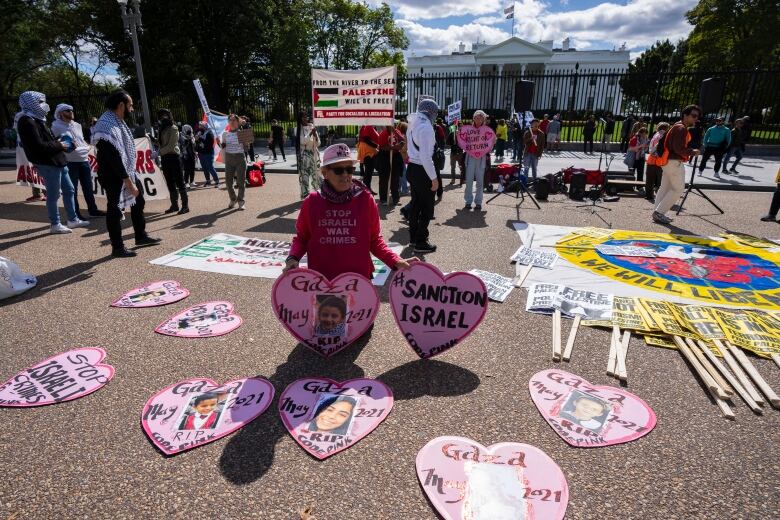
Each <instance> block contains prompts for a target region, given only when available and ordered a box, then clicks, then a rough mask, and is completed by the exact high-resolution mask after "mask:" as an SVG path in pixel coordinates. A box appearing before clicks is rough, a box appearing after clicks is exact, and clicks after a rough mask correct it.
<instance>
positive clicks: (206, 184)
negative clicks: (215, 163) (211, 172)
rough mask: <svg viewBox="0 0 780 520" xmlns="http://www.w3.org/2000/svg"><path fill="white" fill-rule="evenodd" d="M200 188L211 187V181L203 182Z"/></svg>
mask: <svg viewBox="0 0 780 520" xmlns="http://www.w3.org/2000/svg"><path fill="white" fill-rule="evenodd" d="M201 186H211V181H207V182H204V183H203V184H201Z"/></svg>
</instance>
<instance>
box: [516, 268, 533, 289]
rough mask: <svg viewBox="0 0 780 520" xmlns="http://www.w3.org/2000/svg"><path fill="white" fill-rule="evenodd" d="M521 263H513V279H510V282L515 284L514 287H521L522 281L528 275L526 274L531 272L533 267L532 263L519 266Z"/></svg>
mask: <svg viewBox="0 0 780 520" xmlns="http://www.w3.org/2000/svg"><path fill="white" fill-rule="evenodd" d="M521 266H522V264H521V263H519V262H518V263H516V264H515V279H514V280H512V283H514V284H515V287H522V286H523V282H524V281H525V279H526V278H527V277H528V274H529V273H530V272H531V269H532V268H533V265H531V264H528V265H526V266H523V267H521Z"/></svg>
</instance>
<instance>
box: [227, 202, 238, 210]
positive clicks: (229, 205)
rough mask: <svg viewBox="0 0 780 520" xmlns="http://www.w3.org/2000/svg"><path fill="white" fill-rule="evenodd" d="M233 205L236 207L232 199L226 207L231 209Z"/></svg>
mask: <svg viewBox="0 0 780 520" xmlns="http://www.w3.org/2000/svg"><path fill="white" fill-rule="evenodd" d="M235 207H236V201H234V200H231V201H230V204H228V209H233V208H235Z"/></svg>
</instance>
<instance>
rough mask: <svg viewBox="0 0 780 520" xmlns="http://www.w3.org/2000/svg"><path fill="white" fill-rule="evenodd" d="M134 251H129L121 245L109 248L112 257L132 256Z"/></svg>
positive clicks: (134, 253)
mask: <svg viewBox="0 0 780 520" xmlns="http://www.w3.org/2000/svg"><path fill="white" fill-rule="evenodd" d="M136 254H137V253H136V252H135V251H131V250H129V249H127V248H126V247H125V246H122V247H115V248H113V249H112V250H111V256H113V257H114V258H130V257H133V256H136Z"/></svg>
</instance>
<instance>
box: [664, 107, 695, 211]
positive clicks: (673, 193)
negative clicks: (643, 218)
mask: <svg viewBox="0 0 780 520" xmlns="http://www.w3.org/2000/svg"><path fill="white" fill-rule="evenodd" d="M699 117H701V108H699V107H698V106H696V105H688V106H687V107H685V108H684V109H683V110H682V117H681V119H680V121H678V122H676V123H675V124H674V125H673V126H672V127H671V128H670V129H669V132H668V133H667V135H666V137H665V138H664V156H665V158H666V163H665V164H663V162H664V157H661V161H660V162H661V163H662V164H661V167H662V169H663V178H662V179H661V187H660V188H659V189H658V194H657V195H656V205H655V209H654V210H653V221H654V222H656V223H658V224H668V223H669V222H671V219H669V217H667V216H666V212H667V211H669V210H670V209H671V208H672V205H674V203H675V202H677V199H678V198H680V194H682V192H683V190H684V189H685V166H684V164H685V163H686V162H688V159H689V158H690V157H692V156H696V155H699V150H698V149H696V148H689V144H690V142H691V135H690V133H689V132H688V128H689V127H691V126H693V124H694V122H695V121H696V120H697V119H699Z"/></svg>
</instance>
